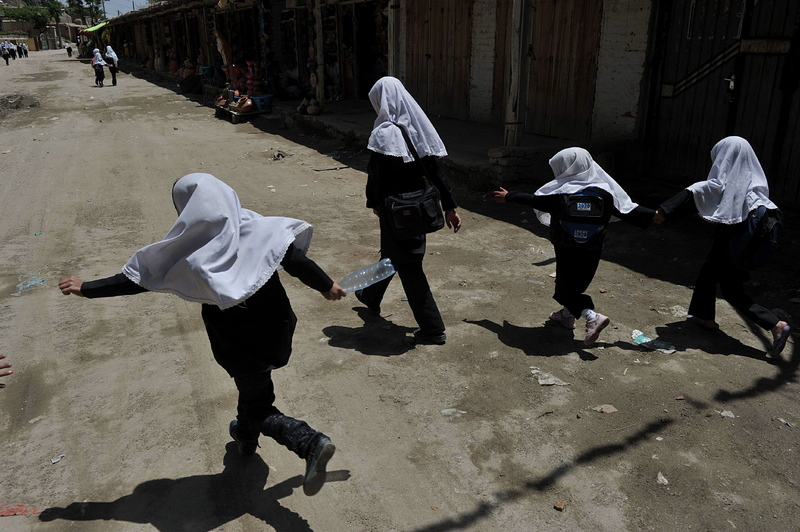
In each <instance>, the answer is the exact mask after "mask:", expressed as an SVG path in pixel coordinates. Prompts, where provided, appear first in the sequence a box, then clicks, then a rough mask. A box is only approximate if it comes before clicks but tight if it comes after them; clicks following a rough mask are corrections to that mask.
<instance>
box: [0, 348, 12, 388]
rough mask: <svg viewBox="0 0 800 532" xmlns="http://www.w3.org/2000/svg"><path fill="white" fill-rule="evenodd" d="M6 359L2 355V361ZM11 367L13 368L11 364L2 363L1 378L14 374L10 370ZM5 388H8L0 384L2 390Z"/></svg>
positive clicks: (0, 357)
mask: <svg viewBox="0 0 800 532" xmlns="http://www.w3.org/2000/svg"><path fill="white" fill-rule="evenodd" d="M4 358H6V356H5V355H0V360H3V359H4ZM10 367H11V364H9V363H8V362H2V363H0V377H5V376H6V375H11V374H12V373H14V372H13V371H11V370H10V369H8V368H10ZM5 387H6V385H5V384H3V383H0V388H5Z"/></svg>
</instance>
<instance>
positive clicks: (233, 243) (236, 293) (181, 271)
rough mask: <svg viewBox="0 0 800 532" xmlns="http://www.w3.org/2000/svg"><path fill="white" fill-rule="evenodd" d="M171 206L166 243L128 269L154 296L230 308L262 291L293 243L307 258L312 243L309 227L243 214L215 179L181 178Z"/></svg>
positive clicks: (231, 194) (141, 255) (231, 192)
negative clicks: (161, 294)
mask: <svg viewBox="0 0 800 532" xmlns="http://www.w3.org/2000/svg"><path fill="white" fill-rule="evenodd" d="M172 200H173V202H174V204H175V209H176V210H177V211H178V219H177V220H176V221H175V224H174V225H173V226H172V229H170V231H169V233H167V236H165V237H164V239H163V240H161V241H160V242H156V243H155V244H150V245H149V246H146V247H144V248H142V249H140V250H139V251H137V252H136V253H134V254H133V256H132V257H131V258H130V260H128V263H127V264H125V267H124V268H123V269H122V272H123V273H124V274H125V275H126V276H127V277H128V278H129V279H130V280H131V281H133V282H134V283H136V284H138V285H139V286H141V287H143V288H146V289H148V290H152V291H156V292H169V293H172V294H175V295H177V296H179V297H181V298H183V299H186V300H187V301H195V302H198V303H208V304H211V305H217V306H218V307H220V308H222V309H226V308H229V307H232V306H234V305H236V304H238V303H241V302H242V301H244V300H245V299H247V298H248V297H250V296H252V295H253V294H255V293H256V291H258V289H259V288H261V287H262V286H264V284H265V283H266V282H267V281H268V280H269V278H270V277H272V274H274V273H275V272H276V271H277V270H278V269H279V268H280V263H281V261H282V260H283V258H284V256H285V254H286V250H287V249H288V248H289V245H290V244H292V243H293V242H294V243H295V246H296V247H297V248H299V249H301V250H302V251H304V252H305V251H306V250H308V246H309V245H310V243H311V233H312V227H311V225H310V224H308V223H306V222H304V221H301V220H295V219H293V218H281V217H265V216H261V215H260V214H258V213H256V212H253V211H251V210H248V209H243V208H242V206H241V204H240V203H239V197H238V196H237V195H236V192H234V190H233V189H232V188H230V187H229V186H228V185H226V184H225V183H223V182H222V181H220V180H219V179H217V178H215V177H214V176H212V175H210V174H189V175H186V176H183V177H182V178H180V179H179V180H178V181H176V182H175V185H174V186H173V188H172Z"/></svg>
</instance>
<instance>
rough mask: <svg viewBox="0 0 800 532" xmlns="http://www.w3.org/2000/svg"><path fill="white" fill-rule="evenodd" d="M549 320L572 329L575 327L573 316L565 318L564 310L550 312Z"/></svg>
mask: <svg viewBox="0 0 800 532" xmlns="http://www.w3.org/2000/svg"><path fill="white" fill-rule="evenodd" d="M550 321H553V322H555V323H558V324H559V325H561V326H562V327H566V328H567V329H574V328H575V318H574V317H573V318H567V317H566V316H564V312H563V311H561V310H557V311H555V312H553V313H551V314H550Z"/></svg>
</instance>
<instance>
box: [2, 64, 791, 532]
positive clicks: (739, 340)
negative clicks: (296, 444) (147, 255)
mask: <svg viewBox="0 0 800 532" xmlns="http://www.w3.org/2000/svg"><path fill="white" fill-rule="evenodd" d="M0 74H2V76H3V77H2V79H1V80H0V92H2V94H17V93H24V94H27V95H30V96H33V97H35V98H36V99H38V100H39V101H40V102H41V105H40V106H39V107H34V108H29V109H23V110H17V111H13V112H11V113H9V114H8V116H6V117H5V118H4V119H3V120H2V121H0V176H2V177H1V178H0V200H2V206H3V208H2V209H0V222H1V223H0V231H1V232H2V246H1V247H0V352H2V353H4V354H6V355H7V356H8V359H9V361H11V362H12V363H13V364H14V368H13V369H14V370H15V372H14V375H12V376H10V377H6V378H5V379H4V382H6V383H7V385H8V386H7V387H6V388H5V389H4V390H2V391H0V408H1V409H2V415H0V445H2V449H3V453H2V454H3V460H2V467H3V473H2V474H0V478H2V480H1V481H0V505H2V506H0V515H8V514H13V513H18V514H27V515H16V516H2V517H0V529H2V530H4V531H6V530H8V531H28V530H31V531H50V530H66V529H70V530H87V531H108V530H113V531H128V530H160V531H164V532H172V531H192V532H194V531H206V530H225V531H261V530H278V531H301V530H317V531H335V532H337V531H344V530H355V531H395V530H396V531H409V532H410V531H447V530H479V531H496V530H514V531H517V530H602V531H621V530H631V531H635V530H658V531H672V530H689V529H691V530H773V531H791V530H797V529H798V527H800V525H798V517H797V516H798V515H800V468H798V464H799V463H800V461H799V460H798V451H799V450H800V449H799V448H800V443H798V441H799V440H798V436H800V402H798V399H800V395H799V394H800V385H798V383H797V372H796V370H797V363H796V361H797V360H798V355H797V350H796V346H795V342H796V340H795V339H792V340H790V345H789V346H788V347H787V349H786V352H785V354H784V357H785V359H786V360H787V361H788V360H789V359H790V358H791V357H792V356H793V355H794V360H795V363H791V362H787V363H783V364H775V363H773V362H771V361H768V360H766V359H765V357H764V351H765V345H766V344H765V339H766V337H765V336H764V335H763V334H762V333H757V332H754V330H753V329H752V327H751V326H749V325H748V324H746V323H745V322H744V321H743V319H742V318H741V317H739V316H738V315H737V314H736V313H735V312H733V311H732V310H731V308H730V307H728V306H727V305H726V304H724V303H722V302H720V303H719V304H718V309H719V315H718V321H719V322H720V323H721V325H722V327H723V329H724V331H725V332H724V333H720V334H717V335H709V334H706V333H703V332H701V331H698V330H695V329H693V328H691V327H689V326H687V325H685V324H684V317H685V313H686V310H685V308H686V306H687V305H688V301H689V296H690V293H691V292H690V289H689V288H688V285H690V284H691V283H692V281H693V278H694V275H695V274H696V272H697V269H698V267H699V264H700V263H701V261H702V258H703V251H702V246H703V245H704V242H705V240H704V238H707V233H703V232H702V231H705V228H698V226H697V225H689V224H688V223H687V224H684V225H681V224H678V225H677V226H674V227H671V228H661V227H659V228H655V229H653V230H651V231H648V232H647V233H645V232H642V231H640V230H637V229H634V228H630V227H625V226H624V225H623V224H616V225H615V226H614V227H613V228H612V231H611V233H612V234H611V235H610V238H609V243H608V248H607V250H606V253H605V256H604V258H605V259H606V260H605V261H604V262H603V263H602V264H601V267H600V270H599V272H598V275H597V278H596V279H595V282H594V283H593V285H592V287H591V288H590V292H591V295H592V296H593V297H595V301H596V303H597V306H598V310H600V311H602V312H604V313H605V314H608V315H609V316H611V318H612V320H613V321H612V327H610V328H609V329H607V330H606V332H604V334H603V336H602V337H601V341H600V342H599V343H598V345H597V346H596V347H593V348H591V349H584V348H583V346H582V343H581V342H580V340H581V339H582V335H581V331H576V333H575V336H574V338H573V336H572V334H571V333H570V332H569V331H567V330H564V329H558V328H555V327H552V326H547V325H545V324H544V322H545V320H546V317H547V315H548V314H549V312H550V311H552V310H555V309H556V308H557V305H555V303H554V302H553V301H552V300H551V299H550V296H551V292H552V283H553V279H552V277H551V276H550V274H551V273H552V272H554V271H555V268H554V264H553V253H552V248H551V247H550V245H549V244H548V242H547V241H546V239H544V238H543V236H544V235H545V233H544V231H542V229H541V228H539V227H537V226H536V225H535V224H534V221H535V219H534V216H533V214H532V213H530V212H525V209H523V208H519V207H514V206H503V205H494V204H492V203H487V202H483V201H481V200H480V195H479V194H474V193H470V192H468V191H462V193H461V197H462V198H463V201H462V208H461V213H462V216H463V217H464V229H463V230H462V232H460V233H459V234H458V235H453V234H446V233H445V232H440V233H437V234H435V235H433V236H431V237H430V239H429V256H428V257H427V258H426V263H425V264H426V270H427V271H428V274H429V278H430V281H431V283H432V285H433V288H434V294H435V295H436V297H437V301H438V302H439V305H440V307H441V309H442V311H443V315H444V318H445V322H446V323H447V324H448V335H449V339H448V342H447V344H446V345H445V346H441V347H438V346H421V347H414V345H413V342H412V341H411V339H410V332H411V331H412V330H413V328H414V321H413V319H412V317H411V313H410V311H409V309H408V306H407V303H405V302H404V301H402V297H403V294H402V290H401V288H400V285H399V282H394V283H393V284H392V286H391V287H390V290H389V292H388V293H387V299H386V301H385V303H384V305H383V318H374V317H371V316H369V315H368V313H367V312H366V309H365V308H363V307H362V306H361V305H360V304H358V302H357V301H355V299H354V298H353V297H352V296H351V297H348V298H346V299H345V300H343V301H341V302H338V303H334V302H328V301H325V300H324V299H323V298H322V297H321V296H320V295H319V294H318V293H316V292H314V291H312V290H310V289H308V288H306V287H304V286H303V285H302V284H300V283H299V282H298V281H296V280H295V279H293V278H292V277H290V276H288V275H286V274H285V273H281V274H280V275H281V278H282V280H283V282H284V285H285V286H286V287H287V291H288V292H289V296H290V298H291V299H292V302H293V306H294V308H295V312H296V313H297V315H298V318H299V324H298V329H297V333H296V337H295V348H294V354H293V357H292V360H291V361H290V363H289V365H288V367H286V368H284V369H282V370H280V371H279V372H276V375H275V380H276V387H277V394H278V406H279V407H280V408H281V409H282V410H284V411H285V412H286V413H288V414H291V415H296V416H298V417H301V418H304V419H306V420H308V421H309V422H310V423H311V424H312V426H314V427H316V428H318V429H320V430H322V431H324V432H326V433H327V434H329V435H330V436H331V437H332V439H333V440H334V442H335V443H336V444H337V447H338V451H337V454H336V456H335V457H334V459H333V460H332V462H331V463H330V470H331V471H332V473H331V474H330V475H329V479H330V481H329V483H328V484H327V485H326V486H325V487H324V488H323V490H322V491H321V492H320V493H319V494H318V495H317V496H315V497H311V498H309V497H305V496H304V495H303V494H302V490H301V489H299V487H300V483H301V476H300V475H301V474H302V472H303V467H304V464H303V463H302V462H301V461H300V460H299V459H297V458H296V457H295V456H294V455H293V454H291V453H290V452H289V451H287V450H285V449H283V448H282V447H280V446H278V445H277V444H275V443H274V442H272V441H266V440H262V447H261V449H260V450H259V454H258V455H257V456H256V457H254V458H252V459H250V460H243V459H240V458H239V457H238V456H236V453H235V449H234V448H233V446H232V444H231V442H230V438H229V437H228V434H227V425H228V422H229V421H230V420H231V419H233V417H234V415H235V401H236V393H235V389H234V386H233V382H232V381H231V380H230V379H229V378H228V377H227V375H226V374H225V373H224V371H223V370H222V369H221V368H219V367H218V366H217V365H216V363H215V362H214V361H213V359H212V356H211V352H210V349H209V347H208V342H207V339H206V337H205V332H204V329H203V325H202V321H201V319H200V315H199V311H200V309H199V306H198V305H196V304H191V303H187V302H184V301H182V300H180V299H178V298H176V297H173V296H166V295H162V294H142V295H137V296H131V297H127V298H112V299H105V300H91V301H90V300H85V299H79V298H76V297H64V296H62V295H61V294H60V293H59V291H58V290H57V288H56V284H57V281H58V279H59V278H61V277H63V276H65V275H73V274H74V275H78V276H81V277H82V278H84V279H93V278H97V277H105V276H108V275H112V274H114V273H117V272H119V271H120V268H121V266H122V265H123V264H124V262H125V261H126V260H127V259H128V257H129V256H130V255H131V254H132V253H133V252H134V251H135V250H136V249H138V248H139V247H142V246H144V245H146V244H149V243H151V242H153V241H155V240H158V239H160V238H161V237H162V236H163V235H164V234H165V233H166V231H167V230H168V229H169V227H170V226H171V224H172V222H173V221H174V217H175V214H174V210H173V207H172V204H171V199H170V187H171V185H172V183H173V182H174V181H175V179H177V178H178V177H180V176H182V175H184V174H187V173H190V172H197V171H201V172H209V173H212V174H214V175H215V176H217V177H219V178H220V179H222V180H223V181H225V182H227V183H228V184H230V185H231V186H232V187H233V188H234V189H235V190H236V191H237V192H238V193H239V195H240V197H241V198H242V203H243V205H244V206H245V207H248V208H251V209H253V210H256V211H258V212H260V213H262V214H268V215H286V216H292V217H296V218H301V219H304V220H307V221H309V222H310V223H312V224H313V225H314V226H315V234H314V240H313V242H312V247H311V250H310V253H309V255H310V256H311V257H312V258H314V259H315V260H316V261H317V262H318V263H319V264H320V265H321V266H322V267H323V268H325V269H326V270H327V271H328V272H329V273H330V274H331V275H332V276H333V277H335V278H341V277H343V276H344V275H346V274H347V273H350V272H351V271H353V270H355V269H357V268H359V267H361V266H364V265H366V264H369V263H371V262H374V259H377V258H378V255H377V245H378V230H377V225H376V223H375V219H374V218H373V217H372V215H371V214H370V213H369V212H368V211H367V210H366V209H365V208H364V207H363V205H364V196H363V189H364V185H365V181H366V176H365V174H364V171H363V169H364V166H365V162H366V155H365V154H364V153H353V152H349V151H347V150H344V149H342V146H341V145H340V143H339V142H338V141H335V140H328V139H321V138H314V137H310V136H304V135H302V134H300V133H299V132H298V131H296V130H285V129H283V128H282V126H283V122H282V120H280V119H279V118H278V117H273V118H269V117H266V118H263V119H260V120H258V121H256V122H254V123H252V124H251V123H245V124H238V125H232V124H230V123H227V122H225V121H221V120H217V119H215V118H214V117H213V111H212V110H210V109H209V108H208V107H203V106H201V105H199V104H198V103H197V102H195V101H193V100H191V99H187V98H186V97H184V96H181V95H178V94H176V93H175V92H174V91H172V90H170V89H169V88H165V87H162V86H159V85H157V84H153V83H150V82H148V81H145V80H143V79H138V78H136V77H133V76H131V75H126V74H122V75H120V81H119V85H118V86H116V87H110V86H106V87H104V88H95V87H94V85H93V79H94V78H93V73H92V72H91V70H90V68H89V66H88V65H86V64H85V63H81V62H79V61H77V60H75V59H70V60H68V59H67V57H66V54H65V53H64V52H62V51H50V52H36V53H33V54H31V57H30V58H29V59H24V60H19V59H18V60H17V61H15V62H12V64H11V65H10V66H9V67H5V66H2V67H0ZM444 140H445V143H446V142H447V139H444ZM341 166H348V167H349V168H346V169H339V170H331V168H337V167H341ZM786 243H787V244H788V245H789V246H788V247H791V248H792V249H795V248H797V242H796V240H791V239H788V240H787V242H786ZM793 252H794V253H795V254H796V251H793ZM784 260H785V262H781V263H778V264H776V266H775V268H774V269H771V270H768V271H764V272H760V273H759V274H758V281H759V282H760V283H761V284H759V285H754V286H753V287H752V288H753V290H754V291H755V293H758V294H759V298H760V300H761V301H762V302H764V303H765V304H767V305H768V306H770V307H776V306H781V307H783V308H784V310H785V311H787V312H789V313H791V312H794V314H796V315H800V308H798V305H797V303H790V302H789V301H790V300H791V299H792V298H798V296H800V294H798V293H797V288H798V286H797V280H796V279H797V275H796V272H797V269H796V262H786V261H788V259H784ZM635 329H638V330H641V331H642V332H643V333H644V334H645V335H646V336H648V337H650V338H656V337H658V338H659V339H661V340H664V341H666V342H669V343H671V344H674V346H675V348H676V352H674V353H672V354H664V353H661V352H658V351H651V350H646V349H643V348H642V347H641V346H639V345H636V344H635V343H634V341H633V340H632V332H633V330H635ZM532 368H537V369H538V370H539V371H541V372H545V373H548V374H551V375H553V376H554V377H556V378H558V379H560V380H561V381H564V382H566V383H569V384H568V385H552V386H545V385H540V383H539V377H540V376H537V375H534V374H532V371H533V370H532ZM603 404H611V405H613V406H614V407H615V408H616V409H617V410H618V411H617V412H616V413H601V412H598V411H595V410H594V409H593V407H596V406H599V405H603ZM660 479H663V480H660ZM562 502H563V503H564V511H559V510H557V509H556V508H554V505H556V504H557V503H562ZM12 505H15V506H13V507H12Z"/></svg>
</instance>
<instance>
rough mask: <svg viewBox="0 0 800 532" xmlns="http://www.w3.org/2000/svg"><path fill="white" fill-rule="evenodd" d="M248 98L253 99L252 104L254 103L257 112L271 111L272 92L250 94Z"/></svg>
mask: <svg viewBox="0 0 800 532" xmlns="http://www.w3.org/2000/svg"><path fill="white" fill-rule="evenodd" d="M250 99H252V100H253V104H255V107H256V110H257V111H258V112H259V113H270V112H272V94H261V95H259V96H250Z"/></svg>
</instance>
